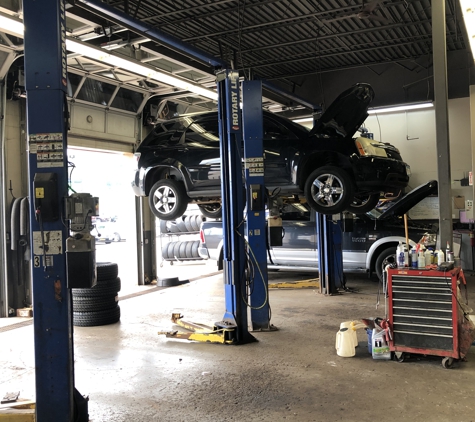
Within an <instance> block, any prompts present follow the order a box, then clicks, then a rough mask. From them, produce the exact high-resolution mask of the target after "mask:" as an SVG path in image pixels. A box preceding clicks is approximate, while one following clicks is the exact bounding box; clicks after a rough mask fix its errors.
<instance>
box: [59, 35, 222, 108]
mask: <svg viewBox="0 0 475 422" xmlns="http://www.w3.org/2000/svg"><path fill="white" fill-rule="evenodd" d="M66 48H67V49H68V50H69V51H73V52H74V53H78V54H81V55H82V56H85V57H89V58H90V59H94V60H98V61H100V62H103V63H107V64H109V65H111V66H115V67H118V68H121V69H124V70H128V71H129V72H133V73H136V74H138V75H141V76H144V77H146V78H147V79H152V80H155V81H158V82H163V83H165V84H167V85H171V86H175V87H177V88H180V89H183V90H185V91H190V92H194V93H195V94H198V95H201V96H203V97H206V98H210V99H211V100H217V99H218V93H217V92H215V91H212V90H211V89H206V88H203V87H201V86H199V85H195V84H192V83H190V82H187V81H186V80H184V79H180V78H176V77H175V76H171V75H168V74H166V73H163V72H159V71H156V70H154V69H152V68H151V67H148V66H145V65H143V64H141V63H139V62H136V61H132V60H129V59H125V58H122V57H119V56H116V55H114V54H111V53H110V52H109V51H106V50H103V49H101V48H96V47H92V46H90V45H87V44H84V43H82V42H78V41H76V40H73V39H71V38H68V39H67V40H66Z"/></svg>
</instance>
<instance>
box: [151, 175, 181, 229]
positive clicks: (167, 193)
mask: <svg viewBox="0 0 475 422" xmlns="http://www.w3.org/2000/svg"><path fill="white" fill-rule="evenodd" d="M148 200H149V205H150V209H151V210H152V212H153V214H154V215H155V217H157V218H159V219H160V220H175V219H176V218H178V217H181V216H182V215H183V214H184V212H185V211H186V207H187V206H188V196H187V195H186V190H185V187H184V186H183V183H181V182H178V181H177V180H173V179H161V180H159V181H158V182H157V183H155V184H154V185H153V186H152V189H150V194H149V196H148Z"/></svg>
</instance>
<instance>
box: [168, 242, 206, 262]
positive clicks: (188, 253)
mask: <svg viewBox="0 0 475 422" xmlns="http://www.w3.org/2000/svg"><path fill="white" fill-rule="evenodd" d="M199 246H200V241H199V240H187V241H177V242H168V243H167V244H165V245H164V246H163V247H162V258H163V259H165V260H167V261H171V260H173V261H181V260H186V259H201V257H200V254H199V253H198V248H199Z"/></svg>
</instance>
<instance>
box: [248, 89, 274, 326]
mask: <svg viewBox="0 0 475 422" xmlns="http://www.w3.org/2000/svg"><path fill="white" fill-rule="evenodd" d="M242 103H243V106H242V115H243V135H244V163H245V175H246V191H247V208H246V210H247V227H246V232H247V240H248V244H247V250H248V260H249V266H250V267H251V268H252V271H251V273H252V280H250V281H249V283H252V285H250V288H249V290H250V292H249V293H250V307H251V327H252V329H253V330H267V329H270V317H269V293H268V280H267V249H266V221H265V206H264V205H265V187H264V147H263V115H262V82H261V81H244V82H243V83H242Z"/></svg>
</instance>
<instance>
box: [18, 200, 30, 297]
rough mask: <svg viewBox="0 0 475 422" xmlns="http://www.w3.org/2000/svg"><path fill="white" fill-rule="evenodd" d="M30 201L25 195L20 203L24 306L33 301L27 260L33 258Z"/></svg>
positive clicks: (21, 271) (20, 271)
mask: <svg viewBox="0 0 475 422" xmlns="http://www.w3.org/2000/svg"><path fill="white" fill-rule="evenodd" d="M29 207H30V201H29V200H28V197H25V198H23V199H22V200H21V203H20V240H19V245H20V246H21V247H22V251H23V254H22V256H23V259H21V257H20V255H19V256H18V259H19V266H20V268H19V277H21V279H22V281H23V295H24V296H23V304H24V306H31V303H32V295H31V291H32V286H31V277H30V271H29V265H28V264H27V262H29V261H30V260H31V250H30V237H29V234H30V210H29Z"/></svg>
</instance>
